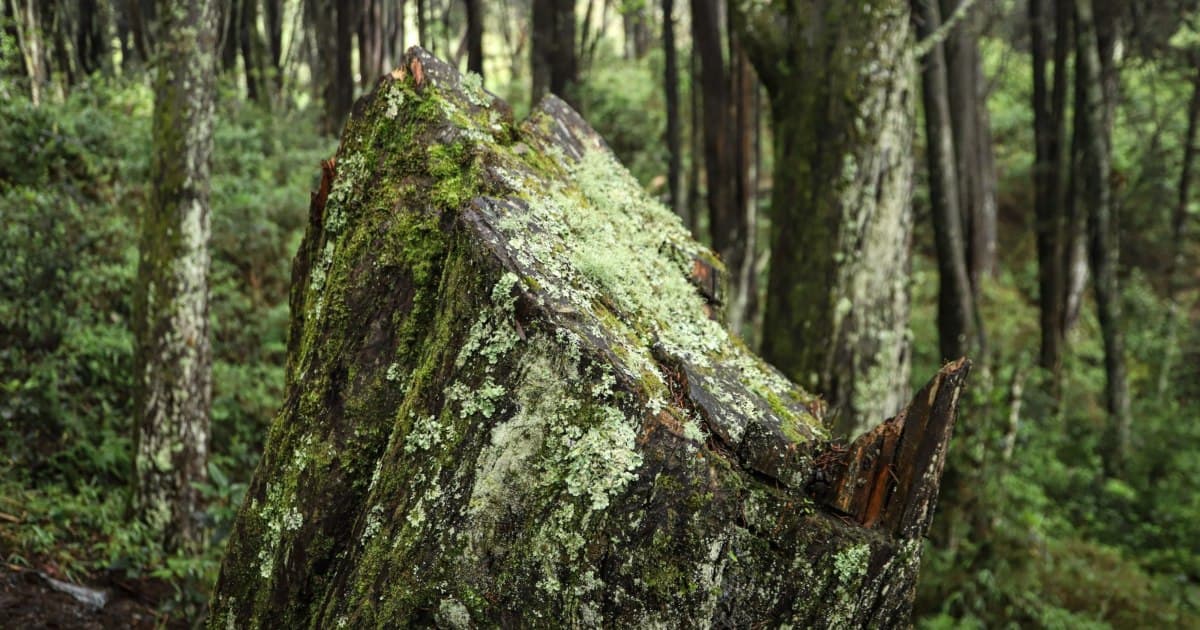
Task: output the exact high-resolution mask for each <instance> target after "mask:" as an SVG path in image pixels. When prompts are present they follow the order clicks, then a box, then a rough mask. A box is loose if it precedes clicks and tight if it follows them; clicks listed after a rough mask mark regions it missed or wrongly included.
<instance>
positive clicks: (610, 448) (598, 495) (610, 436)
mask: <svg viewBox="0 0 1200 630" xmlns="http://www.w3.org/2000/svg"><path fill="white" fill-rule="evenodd" d="M597 415H598V416H599V424H598V425H597V426H594V427H591V428H589V429H588V430H587V431H586V432H585V433H584V434H583V435H582V436H580V437H579V438H578V439H576V440H575V441H574V444H573V445H572V446H571V450H570V451H569V452H568V453H567V470H566V473H567V474H566V482H567V492H569V493H571V495H572V496H583V495H587V496H588V498H589V499H590V500H591V506H592V509H593V510H603V509H604V508H606V507H608V503H609V498H610V496H611V495H614V494H616V493H618V492H620V491H621V489H622V488H624V487H625V485H626V484H628V483H629V482H630V481H633V480H634V478H636V475H635V474H634V473H633V471H635V470H637V467H638V466H641V464H642V456H641V454H639V453H638V452H637V449H636V445H635V444H634V440H635V439H636V438H637V435H636V434H635V433H634V432H633V429H632V428H630V426H629V421H628V420H626V419H625V415H624V414H622V413H621V411H620V410H619V409H616V408H613V407H609V406H602V407H600V408H599V409H598V410H597Z"/></svg>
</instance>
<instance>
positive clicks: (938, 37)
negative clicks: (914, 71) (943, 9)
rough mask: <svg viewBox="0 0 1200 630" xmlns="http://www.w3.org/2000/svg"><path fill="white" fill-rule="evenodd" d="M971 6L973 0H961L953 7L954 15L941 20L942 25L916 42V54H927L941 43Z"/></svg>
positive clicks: (973, 2)
mask: <svg viewBox="0 0 1200 630" xmlns="http://www.w3.org/2000/svg"><path fill="white" fill-rule="evenodd" d="M927 1H928V0H927ZM973 6H975V0H962V2H961V3H959V5H958V7H956V8H955V9H954V15H951V16H950V17H949V18H947V19H946V21H945V22H942V25H941V26H939V27H938V28H937V30H936V31H934V32H932V33H930V34H929V36H928V37H926V38H925V39H922V40H921V41H919V42H917V45H916V48H915V50H916V53H917V56H918V57H924V56H925V55H927V54H929V51H930V50H932V49H933V47H934V46H937V45H938V44H940V43H942V42H943V41H944V40H945V39H946V37H947V36H948V35H950V31H952V30H954V27H955V26H958V23H959V22H961V21H962V20H963V18H965V17H967V13H969V12H970V11H971V7H973Z"/></svg>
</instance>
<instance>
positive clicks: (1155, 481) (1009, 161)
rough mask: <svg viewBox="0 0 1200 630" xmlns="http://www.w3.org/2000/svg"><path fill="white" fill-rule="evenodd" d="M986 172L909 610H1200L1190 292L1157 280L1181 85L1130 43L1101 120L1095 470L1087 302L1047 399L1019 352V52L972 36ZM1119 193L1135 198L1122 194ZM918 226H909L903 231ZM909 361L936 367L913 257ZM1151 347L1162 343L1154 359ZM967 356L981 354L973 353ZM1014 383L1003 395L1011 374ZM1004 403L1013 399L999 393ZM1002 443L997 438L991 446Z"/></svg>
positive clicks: (1024, 276) (1022, 312)
mask: <svg viewBox="0 0 1200 630" xmlns="http://www.w3.org/2000/svg"><path fill="white" fill-rule="evenodd" d="M984 52H985V64H986V65H987V67H988V69H989V71H990V72H992V73H993V74H994V75H995V76H994V79H993V80H994V85H995V86H996V87H995V92H994V93H993V94H992V96H991V98H990V101H989V104H990V106H991V114H992V123H993V130H994V132H995V134H996V142H997V149H996V154H997V163H998V168H999V170H1000V173H1001V176H1002V177H1001V186H1000V191H999V193H1000V203H1001V211H1002V221H1003V217H1004V215H1005V206H1006V205H1008V210H1007V214H1008V216H1009V217H1010V219H1019V221H1020V222H1018V223H1016V224H1015V225H1010V226H1008V227H1007V228H1004V227H1003V226H1002V232H1001V234H1000V239H1001V249H1000V251H1001V257H1002V260H1001V263H1000V267H1001V269H1002V270H1003V271H1002V272H1001V274H1000V276H999V277H998V278H995V279H992V280H989V281H988V282H987V283H986V284H985V286H984V295H983V302H982V309H983V316H984V320H985V322H986V325H987V332H988V340H989V356H987V357H984V358H983V359H984V360H983V361H978V360H977V363H976V365H977V369H976V370H975V372H974V373H973V374H972V376H971V381H972V385H971V389H970V390H968V396H967V398H966V399H965V400H964V402H963V408H962V415H961V417H960V421H959V425H958V428H957V430H956V435H955V441H954V444H953V446H952V448H951V451H950V459H949V461H948V463H947V468H946V476H945V479H944V482H943V483H944V485H943V492H942V497H941V501H940V502H939V508H938V509H939V512H938V516H937V518H935V520H934V527H933V530H932V531H931V532H930V535H929V541H928V543H927V545H926V550H925V555H924V559H923V560H924V562H923V567H922V573H921V582H920V585H919V588H918V599H917V621H918V625H919V626H921V627H925V628H942V627H979V628H984V627H988V628H990V627H1047V628H1104V627H1118V628H1123V627H1197V626H1200V525H1198V524H1200V457H1198V456H1197V452H1200V448H1198V447H1200V426H1198V425H1197V424H1196V423H1195V422H1193V421H1192V419H1193V418H1195V417H1196V416H1197V415H1200V397H1198V396H1197V391H1196V390H1197V385H1196V384H1197V383H1200V361H1197V355H1198V351H1197V349H1200V331H1198V330H1197V329H1196V327H1195V325H1194V323H1191V324H1189V322H1194V318H1195V310H1194V305H1192V304H1191V302H1192V301H1193V300H1194V297H1192V298H1187V299H1184V300H1181V302H1180V303H1179V305H1178V308H1175V309H1172V307H1171V304H1170V302H1168V301H1167V300H1165V299H1164V298H1163V297H1162V296H1161V293H1160V288H1161V286H1162V281H1161V278H1162V271H1163V269H1164V267H1165V264H1166V257H1165V256H1164V254H1165V253H1167V252H1168V251H1169V250H1168V249H1167V248H1164V247H1163V245H1162V244H1163V243H1166V242H1170V237H1169V230H1168V228H1167V226H1168V225H1169V223H1168V221H1169V215H1170V211H1171V208H1172V207H1173V204H1174V201H1173V200H1174V198H1175V195H1176V185H1177V178H1178V169H1179V158H1180V156H1181V152H1182V138H1183V134H1184V129H1185V127H1186V121H1185V120H1184V116H1183V114H1184V112H1185V111H1186V105H1187V98H1188V97H1189V96H1190V93H1189V86H1188V85H1187V83H1186V81H1184V80H1181V76H1180V75H1179V74H1178V72H1176V71H1175V70H1173V69H1171V68H1170V67H1167V66H1165V65H1152V64H1147V63H1145V62H1140V61H1138V60H1131V61H1129V62H1128V63H1127V64H1126V65H1125V66H1123V67H1122V74H1121V76H1122V89H1123V91H1124V98H1123V100H1122V102H1121V106H1120V107H1119V109H1118V111H1117V113H1116V123H1115V126H1114V140H1113V145H1114V166H1115V171H1116V173H1117V178H1116V180H1115V181H1114V184H1116V189H1115V190H1116V192H1117V195H1118V198H1119V199H1120V203H1121V204H1122V206H1123V207H1125V208H1128V209H1129V210H1127V211H1125V212H1123V213H1122V225H1121V234H1122V244H1121V246H1122V257H1123V262H1124V263H1125V264H1126V265H1129V266H1131V267H1133V268H1134V271H1132V272H1131V273H1129V274H1128V275H1127V276H1126V277H1123V278H1122V291H1123V308H1124V312H1125V318H1126V319H1125V321H1124V333H1125V340H1126V355H1127V362H1128V371H1129V383H1130V389H1131V392H1132V399H1133V407H1134V408H1133V416H1134V418H1135V425H1134V438H1133V439H1134V444H1133V454H1132V457H1131V459H1130V461H1129V462H1128V464H1127V467H1126V469H1125V471H1124V472H1123V474H1122V475H1121V476H1119V477H1116V476H1112V474H1111V473H1110V472H1109V471H1108V470H1106V467H1105V462H1104V461H1103V460H1102V458H1101V456H1100V453H1101V452H1103V446H1104V444H1103V440H1104V439H1105V437H1104V436H1105V434H1106V432H1107V431H1108V429H1109V424H1108V418H1107V413H1106V411H1105V407H1104V404H1105V403H1104V391H1105V372H1104V350H1103V346H1102V342H1101V336H1100V329H1099V324H1098V322H1097V321H1096V319H1095V315H1094V312H1093V310H1092V306H1091V304H1090V302H1085V306H1084V310H1083V313H1082V317H1081V321H1080V322H1079V323H1078V325H1077V326H1076V328H1075V329H1074V330H1073V331H1072V333H1071V335H1070V336H1069V339H1068V343H1069V350H1068V353H1067V355H1066V356H1065V357H1064V366H1063V382H1062V386H1061V402H1058V401H1056V400H1055V398H1054V396H1052V395H1051V386H1050V382H1049V375H1047V374H1045V373H1044V372H1042V371H1041V370H1040V369H1038V368H1037V367H1036V361H1037V352H1038V343H1039V334H1040V333H1039V328H1038V313H1037V307H1036V298H1037V280H1036V274H1037V266H1036V255H1035V253H1034V248H1033V230H1032V224H1031V223H1029V222H1028V221H1029V220H1031V218H1030V217H1029V213H1028V202H1027V201H1025V200H1027V199H1029V198H1030V197H1031V190H1030V186H1031V184H1030V174H1029V166H1030V164H1031V160H1032V156H1031V146H1032V139H1031V137H1030V135H1029V130H1030V129H1031V121H1030V120H1029V108H1028V105H1027V103H1028V99H1029V94H1028V89H1029V88H1028V86H1029V81H1030V79H1029V76H1028V75H1029V70H1028V67H1029V66H1028V63H1029V60H1028V57H1027V56H1026V55H1025V54H1023V53H1020V52H1018V51H1016V50H1013V49H1012V48H1009V47H1008V46H1007V45H1006V44H1003V43H1001V42H997V41H988V42H987V43H986V45H985V46H984ZM1134 209H1136V211H1135V210H1134ZM918 234H921V232H920V231H919V230H918ZM913 281H914V283H913V305H914V311H913V322H912V325H913V332H914V337H915V342H914V344H913V347H914V351H915V353H916V354H915V356H914V366H913V374H914V378H919V377H920V375H923V374H928V373H930V372H931V371H932V370H933V369H935V368H936V366H937V362H938V360H939V357H937V356H936V355H935V354H934V351H936V348H937V341H936V340H937V327H936V313H935V310H936V307H935V306H934V305H935V304H936V303H937V297H936V296H937V275H936V270H935V269H934V268H933V266H932V263H931V261H930V260H929V259H927V258H924V257H917V258H915V259H914V270H913ZM1165 359H1166V360H1165ZM979 368H983V369H979ZM1015 382H1016V383H1020V385H1021V387H1020V390H1019V391H1020V395H1019V396H1016V395H1015V394H1016V391H1017V390H1014V383H1015ZM1018 399H1019V408H1018V409H1015V410H1014V403H1015V402H1018ZM1009 449H1011V451H1010V452H1011V455H1006V451H1009Z"/></svg>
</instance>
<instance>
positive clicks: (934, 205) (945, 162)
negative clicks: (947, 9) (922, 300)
mask: <svg viewBox="0 0 1200 630" xmlns="http://www.w3.org/2000/svg"><path fill="white" fill-rule="evenodd" d="M912 7H913V22H914V23H915V25H916V31H917V37H918V38H920V39H924V38H926V37H929V36H930V35H931V34H932V33H934V32H935V31H937V29H938V27H939V26H941V23H942V18H941V13H940V10H939V8H938V5H937V0H912ZM946 75H947V72H946V64H945V59H944V55H943V51H942V46H941V45H940V44H935V45H934V46H932V47H930V49H929V53H928V54H926V55H925V57H924V58H923V59H922V69H921V96H922V99H921V100H922V103H923V104H924V109H925V139H926V143H925V157H926V163H927V164H928V170H929V204H930V206H931V209H932V215H933V232H934V242H935V244H936V247H937V265H938V316H937V322H938V347H939V349H940V350H941V353H942V357H943V359H945V358H954V357H961V356H966V355H974V354H975V353H976V352H978V351H979V350H980V348H981V347H982V343H981V341H980V338H979V337H980V336H979V326H978V323H979V314H978V312H977V311H976V308H975V293H974V291H973V290H972V288H971V279H970V273H969V272H968V269H967V258H966V253H967V251H968V248H967V244H966V239H965V238H964V237H963V226H962V223H963V215H962V212H961V210H960V207H961V206H960V205H959V203H960V202H961V201H963V197H962V196H961V195H960V185H963V184H964V182H963V181H962V180H959V179H958V177H957V174H958V171H957V169H956V164H959V163H960V162H959V161H956V160H955V153H954V149H955V146H954V145H955V143H954V139H955V134H954V121H953V120H952V115H951V108H950V96H949V91H950V90H949V89H948V88H947V85H946Z"/></svg>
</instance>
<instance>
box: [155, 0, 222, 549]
mask: <svg viewBox="0 0 1200 630" xmlns="http://www.w3.org/2000/svg"><path fill="white" fill-rule="evenodd" d="M160 2H161V4H160V5H159V7H158V12H157V13H158V15H159V19H160V20H161V28H160V29H159V33H160V34H161V37H160V39H159V41H158V46H159V48H158V54H159V55H160V60H159V64H158V74H157V78H156V80H155V100H154V155H153V160H152V162H151V166H150V181H151V182H153V190H152V195H151V203H150V206H149V208H147V210H146V214H145V215H144V217H143V218H142V226H141V239H140V244H139V255H140V256H139V262H138V279H137V285H136V286H137V289H136V293H135V309H136V316H135V318H134V343H135V352H134V356H135V362H136V363H135V367H136V372H135V373H136V374H137V378H138V383H137V388H136V396H135V398H136V406H135V408H136V418H137V436H136V443H137V448H136V449H135V453H134V461H135V463H136V474H135V475H134V479H135V492H134V508H135V512H136V514H137V515H138V517H139V518H140V519H141V520H142V521H143V522H145V523H147V524H148V525H149V526H150V527H152V528H154V529H155V530H156V531H158V532H160V533H161V535H162V540H163V544H164V547H165V548H166V549H168V550H173V549H180V548H187V547H190V546H191V545H192V544H194V543H196V542H197V540H198V537H199V534H200V531H201V526H200V521H201V517H202V502H201V497H200V494H199V492H198V491H197V490H196V484H197V483H199V482H203V481H204V480H205V479H206V477H207V473H206V469H205V466H206V460H207V456H208V433H209V428H208V427H209V408H210V405H211V400H212V391H211V373H210V372H211V362H212V357H211V351H210V349H209V338H208V268H209V253H208V238H209V209H208V199H209V162H210V157H211V154H212V131H213V91H214V83H213V81H214V77H215V76H216V67H215V60H216V56H215V52H216V39H217V10H216V5H215V3H214V2H211V1H209V0H192V1H189V2H184V3H180V2H172V1H167V0H160Z"/></svg>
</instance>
